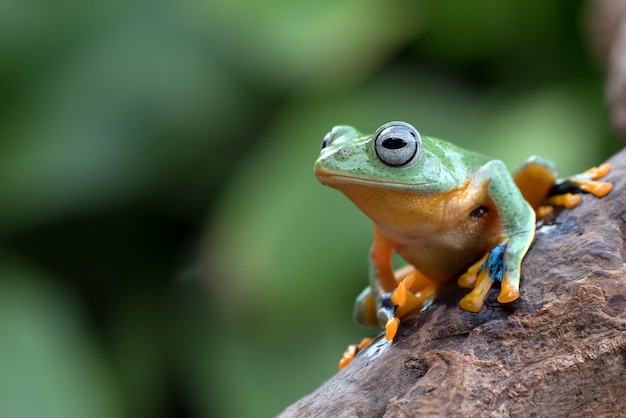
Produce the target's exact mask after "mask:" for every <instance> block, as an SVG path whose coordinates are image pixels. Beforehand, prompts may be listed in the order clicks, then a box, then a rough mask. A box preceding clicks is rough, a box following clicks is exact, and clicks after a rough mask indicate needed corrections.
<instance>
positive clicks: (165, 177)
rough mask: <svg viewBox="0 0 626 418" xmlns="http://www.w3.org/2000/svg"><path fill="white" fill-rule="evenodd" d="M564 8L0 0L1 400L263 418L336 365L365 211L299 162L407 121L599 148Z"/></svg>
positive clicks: (39, 407)
mask: <svg viewBox="0 0 626 418" xmlns="http://www.w3.org/2000/svg"><path fill="white" fill-rule="evenodd" d="M584 6H585V4H584V3H583V2H581V1H572V0H559V1H556V0H555V1H550V2H546V1H543V0H529V1H524V2H502V1H499V0H476V1H473V2H468V1H464V0H423V1H414V0H389V1H385V2H380V1H371V0H332V1H317V2H308V3H305V2H287V1H280V0H268V1H265V2H254V1H251V0H229V1H226V0H212V1H202V0H182V1H172V0H170V1H166V0H160V1H159V0H156V1H144V0H125V1H119V0H114V1H110V2H77V1H64V0H61V1H57V2H54V3H50V2H45V1H37V0H31V1H23V0H4V1H2V2H0V54H1V55H0V57H1V65H0V89H1V92H2V94H1V96H0V107H1V109H2V112H1V113H0V234H1V235H0V237H1V238H0V370H1V373H0V416H2V417H21V418H30V417H33V418H35V417H37V418H39V417H59V418H82V417H87V416H89V417H103V418H105V417H106V418H108V417H139V418H141V417H215V416H223V417H226V416H227V417H257V416H258V417H261V416H272V415H275V414H277V413H279V412H280V411H281V410H282V409H284V408H285V407H286V406H288V405H289V404H291V403H292V402H294V401H296V400H297V399H298V398H299V397H301V396H303V395H305V394H307V393H309V392H310V391H312V390H314V389H315V388H316V387H317V386H319V384H321V383H322V382H323V381H324V380H325V379H327V378H329V377H331V376H332V375H333V374H334V373H335V371H336V363H337V360H338V359H339V356H340V354H341V352H342V351H343V349H344V348H345V347H346V345H347V344H349V343H352V342H356V341H358V340H359V339H360V338H361V337H363V336H365V335H371V334H372V332H373V331H368V330H365V329H362V328H359V327H358V326H356V325H355V324H353V323H352V320H351V311H352V303H353V300H354V298H355V296H356V295H357V294H358V292H359V291H360V290H361V289H362V288H363V287H364V286H365V285H366V267H367V265H366V254H367V251H368V248H369V245H370V242H371V238H370V234H371V226H370V223H369V222H368V220H367V219H366V218H365V217H364V216H363V215H362V214H360V213H359V212H358V211H357V210H356V209H355V208H354V207H352V205H351V203H350V202H349V201H348V200H347V199H346V198H345V197H343V196H341V195H340V193H338V192H336V191H334V190H331V189H329V188H324V187H322V186H321V185H319V184H318V183H317V181H316V179H315V178H314V176H313V173H312V165H313V162H314V161H315V159H316V157H317V154H318V151H319V144H320V141H321V139H322V137H323V136H324V134H325V133H326V132H327V131H328V130H329V129H330V128H331V127H332V126H333V125H335V124H350V125H354V126H356V127H357V128H358V129H360V130H361V131H363V132H370V131H374V130H375V129H376V128H377V127H378V126H379V125H381V124H383V123H385V122H387V121H389V120H397V119H399V120H406V121H408V122H410V123H412V124H413V125H414V126H416V127H417V128H418V129H419V130H420V132H422V133H423V134H427V135H432V136H437V137H441V138H445V139H447V140H449V141H452V142H455V143H456V144H459V145H461V146H463V147H466V148H470V149H473V150H476V151H480V152H483V153H486V154H489V155H491V156H494V157H497V158H500V159H502V160H504V161H505V162H506V163H507V164H508V165H509V167H511V168H512V169H513V168H514V167H515V166H516V165H518V164H520V163H521V162H522V161H523V160H524V159H525V158H526V157H527V156H529V155H531V154H534V153H538V154H542V155H544V156H546V157H548V158H551V159H553V160H554V161H556V162H557V163H558V164H559V166H560V167H561V169H562V174H573V173H574V172H577V171H580V170H582V169H585V168H588V167H589V166H592V165H595V164H597V163H599V162H601V161H603V159H604V158H606V157H607V156H609V155H610V153H612V152H613V151H614V150H616V149H617V147H618V146H617V142H616V141H615V140H614V139H613V137H612V134H611V132H610V129H609V127H608V126H609V122H608V116H607V111H606V109H605V105H604V101H603V80H602V79H603V74H602V72H601V71H600V69H599V68H598V67H597V66H596V64H595V63H594V62H593V61H592V60H591V59H590V55H591V54H590V53H589V51H588V49H587V47H586V42H585V40H584V38H583V35H582V34H583V33H584V31H583V30H582V21H583V13H584V10H585V9H584Z"/></svg>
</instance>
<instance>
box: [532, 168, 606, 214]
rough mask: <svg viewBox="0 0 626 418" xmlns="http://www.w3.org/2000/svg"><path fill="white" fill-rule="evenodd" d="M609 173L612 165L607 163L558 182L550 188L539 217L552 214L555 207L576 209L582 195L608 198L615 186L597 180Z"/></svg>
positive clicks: (539, 211) (539, 210)
mask: <svg viewBox="0 0 626 418" xmlns="http://www.w3.org/2000/svg"><path fill="white" fill-rule="evenodd" d="M609 171H611V165H610V164H608V163H605V164H602V165H600V166H598V167H592V168H590V169H589V170H587V171H585V172H584V173H582V174H577V175H575V176H572V177H567V178H565V179H562V180H559V181H557V183H556V184H555V185H554V186H552V188H550V190H549V192H548V197H547V199H546V201H545V202H544V206H541V207H540V208H539V209H538V210H537V212H538V217H542V216H541V215H543V216H545V215H547V214H548V213H550V211H551V209H550V208H551V207H553V206H564V207H566V208H568V209H571V208H573V207H576V206H577V205H578V204H579V203H580V202H581V201H582V197H581V196H580V194H581V193H590V194H592V195H594V196H596V197H604V196H606V195H607V194H609V192H610V191H611V189H613V184H612V183H609V182H604V181H596V180H598V179H600V178H602V177H604V176H606V175H607V174H608V173H609Z"/></svg>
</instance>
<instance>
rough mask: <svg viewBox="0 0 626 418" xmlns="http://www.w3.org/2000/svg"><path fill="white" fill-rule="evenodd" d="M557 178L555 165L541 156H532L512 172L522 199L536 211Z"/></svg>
mask: <svg viewBox="0 0 626 418" xmlns="http://www.w3.org/2000/svg"><path fill="white" fill-rule="evenodd" d="M557 178H558V173H557V170H556V165H555V164H554V163H553V162H552V161H550V160H548V159H546V158H543V157H539V156H536V155H535V156H532V157H530V158H529V159H528V160H526V162H525V163H524V164H523V165H522V166H521V167H520V168H518V169H517V171H516V172H515V173H514V174H513V180H514V181H515V184H516V185H517V187H518V188H519V190H520V192H522V196H524V199H526V201H527V202H528V203H529V204H530V206H531V207H532V208H533V209H534V210H535V211H537V210H538V209H539V208H540V207H541V205H543V204H544V201H545V199H546V196H548V192H549V191H550V189H551V188H552V187H553V186H554V185H555V183H556V181H557Z"/></svg>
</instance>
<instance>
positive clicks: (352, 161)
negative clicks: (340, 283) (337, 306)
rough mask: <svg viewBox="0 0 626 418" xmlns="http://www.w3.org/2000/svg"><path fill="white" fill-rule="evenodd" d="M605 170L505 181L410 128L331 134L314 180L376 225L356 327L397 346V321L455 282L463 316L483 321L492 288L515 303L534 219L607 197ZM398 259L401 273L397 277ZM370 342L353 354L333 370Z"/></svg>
mask: <svg viewBox="0 0 626 418" xmlns="http://www.w3.org/2000/svg"><path fill="white" fill-rule="evenodd" d="M610 169H611V167H610V165H609V164H608V163H605V164H601V165H599V166H598V167H593V168H591V169H589V170H586V171H585V172H583V173H582V174H578V175H574V176H570V177H566V178H559V177H558V172H557V168H556V164H555V163H553V162H552V161H550V160H548V159H546V158H543V157H540V156H532V157H530V158H529V159H527V160H526V161H525V162H524V163H523V164H522V165H521V167H520V168H518V169H517V170H516V171H515V172H514V173H513V174H510V173H509V171H508V169H507V167H506V166H505V164H504V163H503V162H502V161H501V160H498V159H492V158H490V157H488V156H486V155H483V154H480V153H477V152H473V151H469V150H465V149H463V148H461V147H458V146H456V145H454V144H452V143H450V142H447V141H445V140H442V139H437V138H435V137H430V136H425V135H421V134H420V133H419V132H418V131H417V129H416V128H415V127H413V126H412V125H410V124H409V123H406V122H402V121H392V122H388V123H385V124H384V125H382V126H381V127H379V128H378V129H377V130H376V131H375V132H374V134H369V135H366V134H362V133H360V132H359V131H357V130H356V129H355V128H353V127H351V126H347V125H339V126H335V127H334V128H332V130H331V131H330V132H329V133H328V134H326V136H324V139H323V141H322V145H321V152H320V155H319V158H318V159H317V161H316V162H315V164H314V173H315V175H316V177H317V179H318V180H319V181H320V182H321V183H322V184H323V185H326V186H330V187H332V188H335V189H337V190H339V191H340V192H342V193H343V194H344V195H346V196H347V197H348V198H349V199H350V200H351V201H352V202H353V203H354V204H355V205H356V206H357V207H358V208H359V209H360V210H361V211H362V212H363V213H364V214H365V215H366V216H367V217H368V218H370V219H371V220H372V223H373V243H372V246H371V249H370V252H369V269H368V271H369V285H368V286H367V287H366V288H365V289H364V290H363V291H362V292H361V294H359V296H358V297H357V298H356V302H355V304H354V313H353V316H354V319H355V320H356V322H358V323H359V324H361V325H364V326H366V327H380V328H382V329H384V334H385V339H386V340H387V341H393V339H394V338H395V336H396V334H397V332H398V328H399V325H400V321H401V319H403V318H406V317H407V316H408V315H409V314H412V313H414V312H417V311H420V310H423V309H425V308H426V307H427V306H428V305H429V304H430V303H432V301H433V300H434V299H435V298H436V296H437V294H438V292H439V291H440V290H441V289H442V288H443V286H447V285H449V284H450V283H451V282H454V280H456V281H457V283H458V285H459V286H460V287H462V288H468V289H470V291H469V293H467V294H466V295H465V296H464V297H462V298H461V300H460V301H459V307H460V309H463V310H465V311H469V312H474V313H477V312H480V311H481V310H482V309H483V307H484V305H485V299H486V297H487V295H488V293H489V291H490V290H491V289H492V287H499V294H498V296H497V301H498V302H499V303H501V304H510V303H511V302H514V301H515V300H517V299H518V298H519V297H520V277H521V263H522V260H523V258H524V256H525V255H526V253H527V252H528V249H529V247H530V246H531V244H532V242H533V240H534V236H535V231H536V222H537V219H539V218H542V217H545V216H546V215H547V214H548V213H550V212H551V211H552V210H553V208H554V207H559V206H562V207H564V208H567V209H572V208H574V207H576V206H577V205H578V204H580V203H581V201H582V195H583V194H591V195H594V196H596V197H599V198H600V197H603V196H606V195H607V194H608V193H609V192H610V191H611V188H612V184H611V183H610V182H606V181H598V180H599V179H601V178H603V177H604V176H605V175H607V174H608V173H609V171H610ZM394 253H396V254H397V255H399V256H400V257H401V258H402V259H403V260H404V261H406V263H407V264H406V266H404V267H402V268H399V269H397V270H394V267H393V261H392V257H393V254H394ZM371 341H372V339H370V338H365V339H363V340H362V341H361V342H360V343H359V344H353V345H350V346H349V347H348V349H347V350H346V351H345V352H344V354H343V356H342V358H341V360H340V362H339V368H344V367H346V366H347V365H348V364H350V362H351V361H352V359H353V358H354V357H355V356H356V355H357V354H358V353H359V352H360V351H362V350H363V349H364V347H366V346H367V345H368V344H370V342H371Z"/></svg>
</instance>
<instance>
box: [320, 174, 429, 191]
mask: <svg viewBox="0 0 626 418" xmlns="http://www.w3.org/2000/svg"><path fill="white" fill-rule="evenodd" d="M315 174H316V175H317V178H318V179H319V181H320V182H322V184H325V185H327V186H331V187H335V186H340V185H350V184H354V185H358V186H369V187H379V188H389V189H401V190H406V189H407V188H414V187H415V186H421V185H426V184H432V183H434V182H433V181H422V182H405V181H393V180H382V179H381V180H377V179H367V178H362V177H355V176H347V175H345V174H334V173H321V172H318V173H315Z"/></svg>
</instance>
